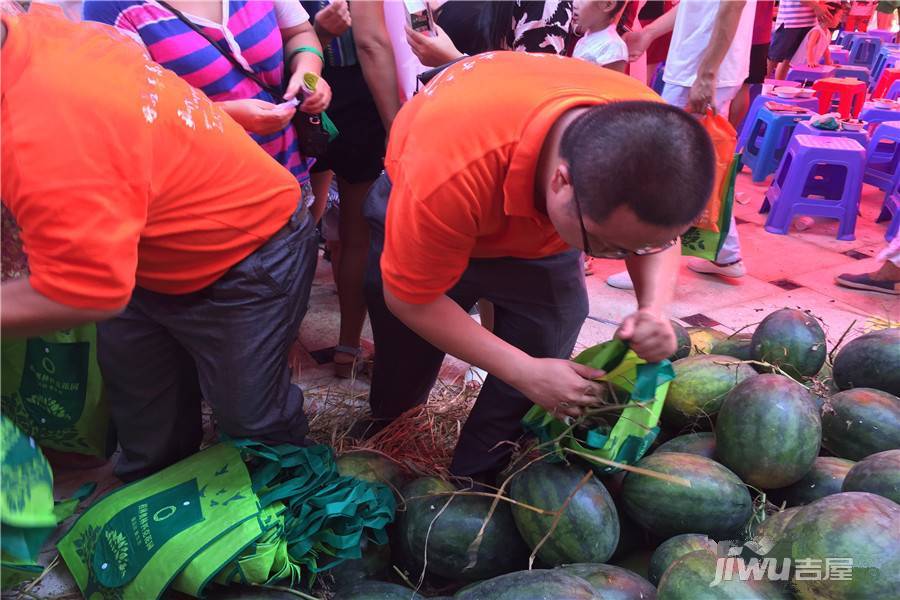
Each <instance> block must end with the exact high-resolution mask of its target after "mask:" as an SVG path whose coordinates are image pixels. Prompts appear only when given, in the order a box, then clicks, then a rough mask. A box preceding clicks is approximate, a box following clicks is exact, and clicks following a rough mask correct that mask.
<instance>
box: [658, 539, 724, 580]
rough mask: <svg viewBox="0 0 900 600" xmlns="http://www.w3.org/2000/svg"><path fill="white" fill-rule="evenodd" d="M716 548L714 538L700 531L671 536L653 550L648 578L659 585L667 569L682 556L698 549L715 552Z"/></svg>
mask: <svg viewBox="0 0 900 600" xmlns="http://www.w3.org/2000/svg"><path fill="white" fill-rule="evenodd" d="M716 548H717V546H716V542H715V541H714V540H711V539H710V538H709V537H708V536H705V535H702V534H699V533H682V534H681V535H676V536H675V537H672V538H669V539H667V540H666V541H665V542H663V543H662V544H660V545H659V547H658V548H657V549H656V550H654V551H653V556H652V557H651V558H650V569H649V573H648V579H649V580H650V582H651V583H652V584H653V585H658V584H659V580H660V578H661V577H662V576H663V573H665V572H666V569H668V568H669V567H670V566H671V565H672V563H674V562H675V561H676V560H678V559H679V558H681V557H682V556H684V555H686V554H690V553H691V552H696V551H697V550H707V551H709V552H715V551H716Z"/></svg>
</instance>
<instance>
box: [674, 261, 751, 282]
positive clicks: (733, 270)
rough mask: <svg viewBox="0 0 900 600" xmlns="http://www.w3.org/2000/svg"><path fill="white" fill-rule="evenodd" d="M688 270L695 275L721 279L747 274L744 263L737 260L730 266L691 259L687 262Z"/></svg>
mask: <svg viewBox="0 0 900 600" xmlns="http://www.w3.org/2000/svg"><path fill="white" fill-rule="evenodd" d="M687 266H688V269H690V270H691V271H693V272H695V273H703V274H704V275H721V276H722V277H743V276H744V275H746V274H747V267H745V266H744V261H742V260H739V261H737V262H736V263H732V264H730V265H725V266H722V265H717V264H716V263H714V262H712V261H710V260H704V259H702V258H692V259H690V260H689V261H688V265H687Z"/></svg>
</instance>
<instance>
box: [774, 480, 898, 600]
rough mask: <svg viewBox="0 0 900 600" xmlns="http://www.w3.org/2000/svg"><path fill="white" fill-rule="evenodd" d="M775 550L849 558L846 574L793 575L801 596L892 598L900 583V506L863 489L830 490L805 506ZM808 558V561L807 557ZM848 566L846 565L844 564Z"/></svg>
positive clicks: (795, 556)
mask: <svg viewBox="0 0 900 600" xmlns="http://www.w3.org/2000/svg"><path fill="white" fill-rule="evenodd" d="M783 542H784V543H782V544H779V545H778V548H779V550H781V551H783V552H784V553H788V554H789V555H790V558H791V559H792V561H793V563H794V566H795V567H796V566H797V561H798V560H804V561H810V560H811V561H818V563H817V564H818V566H819V568H820V569H821V570H822V571H825V570H826V565H827V563H826V562H825V561H828V562H829V563H831V564H832V565H834V563H835V561H837V560H840V559H844V560H847V559H849V560H852V573H851V570H850V569H849V568H848V569H847V570H846V571H845V573H846V574H847V575H848V576H850V578H849V579H839V578H837V577H834V573H833V572H832V574H831V575H832V576H831V577H829V579H827V580H824V579H823V578H820V577H816V578H815V580H813V579H811V578H807V577H804V578H802V579H801V578H799V577H795V579H794V587H795V590H796V592H797V597H798V598H800V599H801V600H839V599H841V600H843V599H845V598H853V599H856V598H859V599H861V600H868V599H870V598H871V599H875V598H896V597H897V590H898V589H900V506H898V505H897V504H896V503H894V502H892V501H890V500H888V499H887V498H883V497H881V496H876V495H875V494H869V493H865V492H843V493H840V494H832V495H831V496H825V497H824V498H821V499H819V500H816V501H815V502H813V503H812V504H809V505H807V506H804V507H803V508H801V509H800V510H799V512H798V513H797V515H796V516H794V518H793V519H791V522H790V523H788V526H787V528H786V529H785V530H784V540H783ZM806 564H809V563H808V562H807V563H806ZM848 567H849V565H848Z"/></svg>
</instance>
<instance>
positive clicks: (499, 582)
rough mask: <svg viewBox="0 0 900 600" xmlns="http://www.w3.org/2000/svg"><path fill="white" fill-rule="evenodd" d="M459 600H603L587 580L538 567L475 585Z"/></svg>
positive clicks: (461, 594) (465, 590)
mask: <svg viewBox="0 0 900 600" xmlns="http://www.w3.org/2000/svg"><path fill="white" fill-rule="evenodd" d="M454 598H456V599H457V600H551V599H552V600H562V599H565V600H603V597H602V596H600V595H599V594H597V593H596V592H595V591H594V588H592V587H591V584H589V583H588V582H587V581H585V580H584V579H582V578H581V577H576V576H575V575H571V574H569V573H566V572H564V571H561V570H559V569H534V570H531V571H518V572H516V573H509V574H507V575H501V576H500V577H495V578H494V579H489V580H487V581H483V582H481V583H476V584H475V585H471V586H469V587H467V588H465V589H463V590H461V591H460V592H458V593H457V594H456V596H454Z"/></svg>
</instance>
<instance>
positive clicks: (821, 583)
mask: <svg viewBox="0 0 900 600" xmlns="http://www.w3.org/2000/svg"><path fill="white" fill-rule="evenodd" d="M677 329H678V331H677V333H678V334H679V351H678V353H677V354H676V355H675V356H673V357H672V360H673V365H674V370H675V373H676V378H675V380H674V381H673V382H672V384H671V386H670V387H669V391H668V396H667V398H666V403H665V407H664V410H663V416H662V421H661V426H662V433H661V434H660V436H659V438H658V439H657V442H656V444H655V446H654V447H653V448H651V450H650V451H649V453H648V454H647V455H646V456H644V457H643V458H642V459H641V460H640V461H639V462H638V463H637V464H636V465H634V467H635V469H633V470H627V471H620V472H619V473H616V474H615V475H612V476H605V477H603V478H598V476H597V475H595V474H594V472H593V471H592V469H591V467H590V465H587V464H582V463H579V462H574V461H573V462H568V463H560V462H558V463H551V462H546V461H543V460H537V459H535V458H534V457H535V454H534V453H533V454H531V455H528V456H525V457H522V458H520V459H519V461H518V463H516V464H515V465H514V467H513V468H512V473H510V477H509V479H508V480H507V482H506V485H505V487H504V489H503V495H504V496H505V499H504V500H498V499H497V498H495V497H494V496H493V495H492V494H490V493H471V492H470V493H459V491H458V490H457V489H456V488H455V487H454V486H453V485H452V484H450V483H448V482H446V481H443V480H441V479H437V478H421V477H420V478H413V477H410V476H408V475H405V474H404V473H402V472H400V471H399V470H398V469H397V468H396V466H395V465H393V464H392V463H391V462H390V461H388V460H387V459H385V458H384V457H382V456H379V455H377V454H365V453H362V454H354V455H348V456H345V457H343V458H342V459H341V461H339V467H340V469H341V471H342V473H343V472H346V474H354V475H357V476H360V477H365V478H371V479H373V480H380V481H385V482H387V483H389V484H390V485H391V486H392V487H393V488H394V489H395V490H396V491H397V494H398V496H399V497H400V498H401V499H402V500H403V502H399V503H398V504H399V505H400V510H401V512H400V513H399V516H398V521H397V523H396V524H395V526H394V530H393V532H392V534H391V542H390V548H389V549H387V548H384V547H377V546H370V547H367V548H364V557H363V559H362V560H359V561H355V562H352V563H347V564H344V565H342V566H341V571H339V572H336V573H335V574H334V575H335V576H334V580H335V590H336V591H335V593H334V596H333V597H334V598H338V599H340V600H374V599H379V600H394V599H396V600H409V599H410V598H413V599H422V598H426V597H432V598H434V597H441V598H451V597H452V598H459V599H471V600H544V599H554V600H555V599H563V600H580V599H585V600H588V599H607V600H609V599H612V600H630V599H650V598H657V597H658V598H660V599H663V600H704V599H707V598H711V599H716V598H729V599H731V598H736V599H756V598H800V599H816V600H839V599H848V600H855V599H860V600H868V599H875V598H900V398H898V395H900V328H894V329H885V330H879V331H874V332H872V333H868V334H865V335H862V336H860V337H857V338H855V339H853V340H852V341H850V342H849V343H846V344H845V345H843V346H842V347H840V348H836V349H833V348H828V347H827V344H826V338H825V334H824V332H823V330H822V328H821V327H820V325H819V323H818V321H817V320H816V319H815V318H814V317H812V316H811V315H809V314H807V313H806V312H803V311H799V310H792V309H782V310H779V311H776V312H774V313H772V314H770V315H768V316H767V317H766V318H765V319H764V320H763V321H762V322H761V323H760V324H759V325H758V326H757V327H756V329H755V331H754V332H753V333H752V335H751V334H746V335H745V334H741V333H739V334H736V335H733V336H730V337H728V336H726V335H725V334H722V333H721V332H718V331H715V330H712V329H706V328H688V329H684V328H681V327H680V326H679V327H678V328H677ZM410 587H413V588H416V589H417V591H415V592H414V591H413V590H412V589H410Z"/></svg>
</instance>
